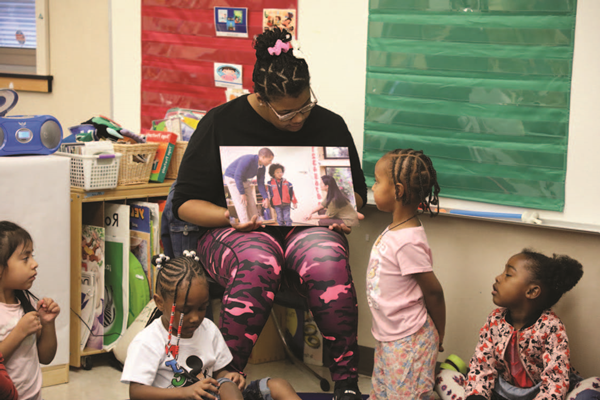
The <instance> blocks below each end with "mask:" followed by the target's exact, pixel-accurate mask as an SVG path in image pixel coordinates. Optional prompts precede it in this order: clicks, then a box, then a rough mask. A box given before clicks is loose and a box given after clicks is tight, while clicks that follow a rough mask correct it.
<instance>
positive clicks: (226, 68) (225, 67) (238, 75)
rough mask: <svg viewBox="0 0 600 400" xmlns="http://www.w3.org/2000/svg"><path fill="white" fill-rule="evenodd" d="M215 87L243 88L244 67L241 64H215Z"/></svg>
mask: <svg viewBox="0 0 600 400" xmlns="http://www.w3.org/2000/svg"><path fill="white" fill-rule="evenodd" d="M214 70H215V73H214V75H215V86H216V87H225V88H238V89H241V88H242V66H241V65H239V64H224V63H214Z"/></svg>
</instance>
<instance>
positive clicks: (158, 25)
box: [141, 0, 298, 128]
mask: <svg viewBox="0 0 600 400" xmlns="http://www.w3.org/2000/svg"><path fill="white" fill-rule="evenodd" d="M221 6H222V7H230V8H236V7H239V8H245V9H247V13H246V16H247V31H248V37H235V36H233V37H224V36H217V31H216V29H215V7H221ZM297 8H298V1H297V0H251V1H247V0H235V1H208V0H195V1H178V0H143V1H142V21H141V22H142V59H141V61H142V85H141V126H142V128H150V127H151V125H152V121H153V120H157V119H161V118H163V117H164V115H165V113H166V112H167V110H169V109H170V108H174V107H180V108H192V109H197V110H205V111H208V110H210V109H211V108H213V107H215V106H218V105H219V104H223V103H224V102H225V101H226V97H225V90H226V89H225V88H223V87H217V86H215V79H214V63H231V64H236V65H241V66H242V71H241V72H242V87H243V88H244V89H248V90H250V91H252V71H253V69H254V62H255V60H256V58H255V55H254V52H255V51H254V48H253V46H252V42H253V38H254V36H256V35H258V34H260V33H261V32H262V31H263V18H264V14H263V10H265V9H295V10H297ZM295 22H296V24H295V26H296V28H297V23H298V20H297V13H296V21H295Z"/></svg>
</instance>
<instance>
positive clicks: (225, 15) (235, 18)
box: [215, 7, 248, 37]
mask: <svg viewBox="0 0 600 400" xmlns="http://www.w3.org/2000/svg"><path fill="white" fill-rule="evenodd" d="M215 30H216V32H217V36H226V37H248V9H247V8H233V7H215Z"/></svg>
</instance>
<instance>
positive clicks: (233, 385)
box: [121, 250, 300, 400]
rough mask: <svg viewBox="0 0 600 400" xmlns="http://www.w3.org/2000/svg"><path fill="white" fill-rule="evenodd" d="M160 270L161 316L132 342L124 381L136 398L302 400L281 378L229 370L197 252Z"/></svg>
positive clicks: (158, 260)
mask: <svg viewBox="0 0 600 400" xmlns="http://www.w3.org/2000/svg"><path fill="white" fill-rule="evenodd" d="M152 262H153V264H155V265H156V267H157V274H156V290H155V294H154V301H155V302H156V307H157V309H158V310H159V311H160V312H161V313H162V315H161V316H160V318H157V319H156V320H154V321H153V322H152V323H151V324H149V325H148V326H147V327H146V328H145V329H144V330H143V331H141V332H140V333H139V334H138V335H137V336H136V337H135V338H134V339H133V341H132V342H131V344H130V345H129V348H128V350H127V358H126V360H125V365H124V367H123V375H122V376H121V381H122V382H124V383H128V384H129V396H130V398H131V399H132V400H136V399H144V400H151V399H161V400H164V399H219V398H221V399H223V400H227V399H247V400H261V399H264V400H270V399H274V400H282V399H300V398H299V397H298V396H297V395H296V392H295V391H294V389H293V388H292V387H291V385H290V384H289V383H288V382H287V381H285V380H283V379H278V378H273V379H270V378H265V379H261V380H260V381H258V380H257V381H252V382H250V384H249V385H248V386H246V379H245V375H244V374H243V373H242V372H241V371H237V370H235V369H234V368H233V367H231V366H230V363H231V360H232V356H231V352H230V351H229V348H228V347H227V345H226V344H225V340H224V339H223V336H222V335H221V333H220V332H219V330H218V328H217V327H216V326H215V324H214V323H213V322H212V321H210V320H209V319H205V318H204V315H205V314H206V309H207V308H208V307H209V295H208V281H207V277H206V274H205V272H204V269H203V268H202V266H201V265H200V263H199V262H198V257H196V253H195V252H193V251H192V252H189V251H187V250H186V251H184V256H183V257H178V258H175V259H173V260H170V259H169V258H168V257H166V256H164V255H162V254H161V255H159V256H155V257H153V260H152Z"/></svg>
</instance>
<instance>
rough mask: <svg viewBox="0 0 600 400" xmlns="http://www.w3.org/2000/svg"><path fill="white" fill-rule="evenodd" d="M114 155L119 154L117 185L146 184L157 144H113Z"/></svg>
mask: <svg viewBox="0 0 600 400" xmlns="http://www.w3.org/2000/svg"><path fill="white" fill-rule="evenodd" d="M114 146H115V153H121V154H122V155H123V156H122V157H121V165H120V166H119V185H134V184H136V183H148V181H149V180H150V173H151V172H152V163H153V162H154V157H156V150H158V143H146V144H117V143H115V144H114Z"/></svg>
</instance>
